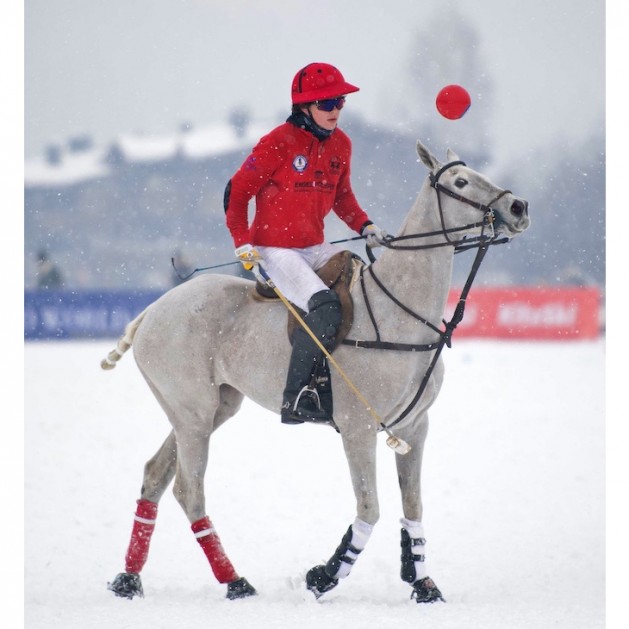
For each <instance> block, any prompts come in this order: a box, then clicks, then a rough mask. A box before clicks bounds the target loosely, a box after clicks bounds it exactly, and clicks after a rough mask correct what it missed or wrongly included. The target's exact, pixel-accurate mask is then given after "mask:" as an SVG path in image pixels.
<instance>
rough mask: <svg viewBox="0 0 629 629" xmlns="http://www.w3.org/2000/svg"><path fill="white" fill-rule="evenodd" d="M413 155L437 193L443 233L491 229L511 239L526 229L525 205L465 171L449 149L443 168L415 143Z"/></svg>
mask: <svg viewBox="0 0 629 629" xmlns="http://www.w3.org/2000/svg"><path fill="white" fill-rule="evenodd" d="M417 154H418V155H419V157H420V159H421V161H422V162H423V163H424V165H425V166H426V167H427V168H428V169H429V170H430V176H429V180H430V186H431V187H432V188H434V189H435V190H436V193H437V207H438V210H439V214H440V222H441V225H442V228H443V230H444V232H445V231H446V229H449V230H455V231H458V232H461V231H462V229H461V226H465V227H468V228H469V231H478V230H482V229H485V228H486V227H488V226H491V228H493V232H494V233H495V234H496V235H498V234H501V235H503V236H506V237H508V238H513V237H514V236H517V235H518V234H521V233H522V232H523V231H525V230H526V229H527V228H528V227H529V225H530V222H531V221H530V218H529V213H528V207H529V204H528V201H526V200H525V199H522V198H520V197H517V196H515V195H514V194H513V193H512V192H511V191H510V190H504V189H502V188H499V187H498V186H496V185H495V184H493V183H492V182H491V181H490V180H489V179H488V178H487V177H485V176H484V175H481V174H480V173H478V172H476V171H474V170H472V169H471V168H469V167H468V166H467V165H466V164H465V162H463V161H462V160H461V159H460V158H459V156H458V155H457V154H456V153H455V152H454V151H452V150H451V149H448V150H447V154H446V158H447V161H446V163H445V164H444V163H442V162H440V161H439V160H438V159H437V158H436V157H435V156H434V155H433V154H432V153H431V152H430V151H429V150H428V149H427V148H426V147H425V146H424V145H423V144H422V143H421V142H419V141H417ZM459 235H462V234H461V233H459V234H458V235H457V237H458V236H459ZM446 237H447V236H446Z"/></svg>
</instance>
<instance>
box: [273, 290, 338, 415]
mask: <svg viewBox="0 0 629 629" xmlns="http://www.w3.org/2000/svg"><path fill="white" fill-rule="evenodd" d="M308 308H309V311H308V314H307V315H306V316H305V317H304V322H305V323H306V324H307V325H308V327H309V328H310V329H311V330H312V332H313V333H314V335H315V336H316V337H317V338H318V339H319V341H321V344H322V345H323V346H324V347H325V348H326V350H328V352H331V351H332V349H333V348H334V338H335V336H336V332H337V330H338V328H339V326H340V325H341V302H340V301H339V298H338V295H337V294H336V293H335V292H334V291H333V290H322V291H319V292H318V293H315V294H314V295H313V296H312V297H311V298H310V301H308ZM323 356H324V354H323V352H322V351H321V349H319V347H318V346H317V344H316V343H315V342H314V341H313V340H312V338H311V337H310V335H309V334H308V333H307V332H306V331H305V330H304V329H303V327H301V325H300V326H299V327H297V328H296V329H295V331H294V333H293V353H292V354H291V357H290V362H289V365H288V376H287V378H286V387H285V389H284V399H283V402H282V423H284V424H302V423H303V422H304V421H314V422H321V423H333V419H332V417H331V416H330V415H329V414H328V412H326V411H325V410H324V409H322V408H321V404H320V402H319V399H318V394H317V391H316V389H312V388H309V385H310V381H311V377H312V372H313V369H314V367H315V364H316V363H317V361H321V360H322V358H323Z"/></svg>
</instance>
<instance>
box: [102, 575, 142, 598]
mask: <svg viewBox="0 0 629 629" xmlns="http://www.w3.org/2000/svg"><path fill="white" fill-rule="evenodd" d="M107 589H108V590H111V591H112V592H113V593H114V594H115V595H116V596H120V597H121V598H128V599H129V600H131V599H132V598H133V597H134V596H140V597H143V596H144V590H143V589H142V581H141V579H140V575H139V574H137V573H135V572H120V573H119V574H117V575H116V578H115V579H114V580H113V581H112V582H111V583H107Z"/></svg>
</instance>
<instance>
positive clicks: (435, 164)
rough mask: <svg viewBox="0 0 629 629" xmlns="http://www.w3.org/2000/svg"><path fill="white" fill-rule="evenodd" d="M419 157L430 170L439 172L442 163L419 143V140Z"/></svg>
mask: <svg viewBox="0 0 629 629" xmlns="http://www.w3.org/2000/svg"><path fill="white" fill-rule="evenodd" d="M416 146H417V155H419V159H421V160H422V162H423V163H424V165H425V166H426V168H428V169H429V170H437V169H438V168H439V167H440V166H441V162H440V161H439V160H438V159H437V158H436V157H435V156H434V155H433V154H432V153H431V152H430V151H429V150H428V149H427V148H426V147H425V146H424V145H423V144H422V143H421V142H420V141H419V140H417V145H416Z"/></svg>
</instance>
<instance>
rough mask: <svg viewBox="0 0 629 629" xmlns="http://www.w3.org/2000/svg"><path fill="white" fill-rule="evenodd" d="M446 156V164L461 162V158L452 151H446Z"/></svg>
mask: <svg viewBox="0 0 629 629" xmlns="http://www.w3.org/2000/svg"><path fill="white" fill-rule="evenodd" d="M446 156H447V158H448V162H460V161H461V158H460V157H459V156H458V155H457V154H456V153H455V152H454V151H453V150H452V149H448V150H447V151H446Z"/></svg>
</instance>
